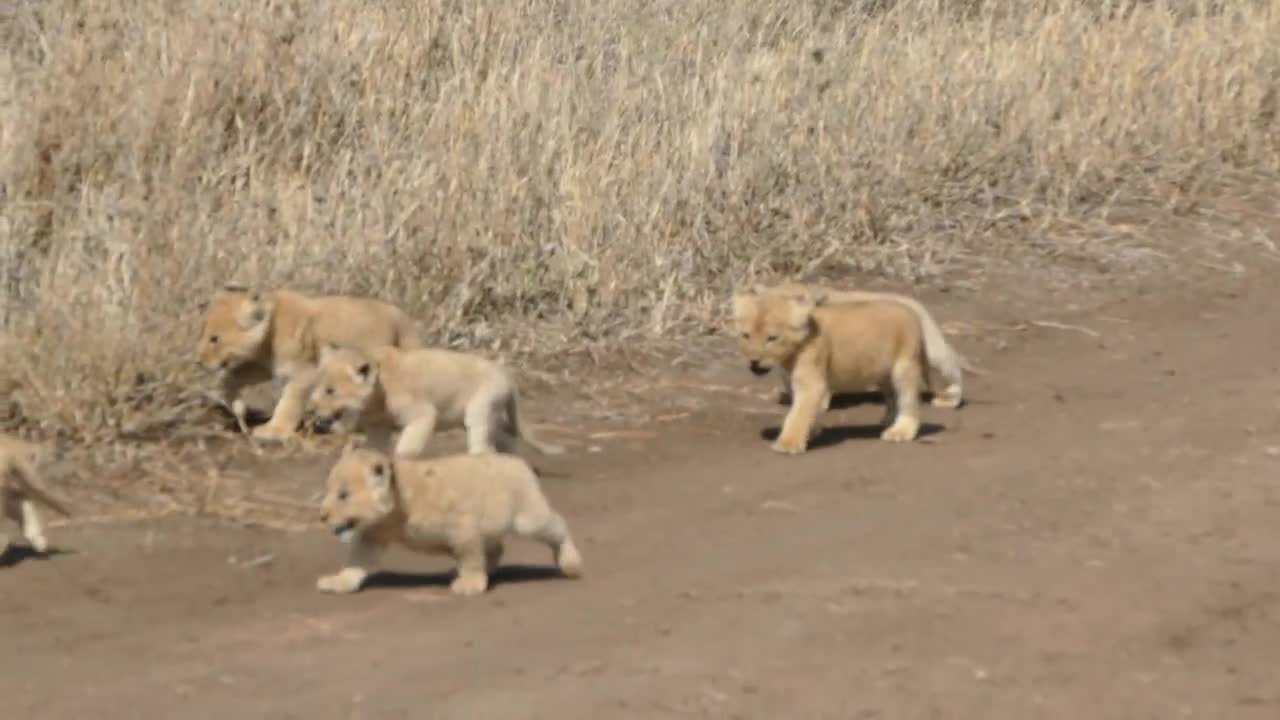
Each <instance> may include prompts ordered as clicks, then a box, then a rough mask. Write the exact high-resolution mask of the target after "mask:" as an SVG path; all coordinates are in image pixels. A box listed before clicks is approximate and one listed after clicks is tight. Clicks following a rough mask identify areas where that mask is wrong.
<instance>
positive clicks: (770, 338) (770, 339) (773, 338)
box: [764, 335, 778, 342]
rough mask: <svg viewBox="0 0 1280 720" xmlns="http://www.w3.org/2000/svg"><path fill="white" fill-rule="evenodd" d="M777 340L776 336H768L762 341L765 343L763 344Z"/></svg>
mask: <svg viewBox="0 0 1280 720" xmlns="http://www.w3.org/2000/svg"><path fill="white" fill-rule="evenodd" d="M777 339H778V336H777V335H770V336H769V337H767V338H765V339H764V341H765V342H776V341H777Z"/></svg>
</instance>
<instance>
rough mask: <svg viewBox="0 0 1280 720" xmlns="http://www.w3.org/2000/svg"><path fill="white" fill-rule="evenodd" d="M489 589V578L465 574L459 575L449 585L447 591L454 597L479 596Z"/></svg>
mask: <svg viewBox="0 0 1280 720" xmlns="http://www.w3.org/2000/svg"><path fill="white" fill-rule="evenodd" d="M488 588H489V576H488V575H485V574H483V573H466V574H464V575H459V576H458V577H457V578H456V579H454V581H453V582H452V583H451V584H450V585H449V591H450V592H452V593H453V594H454V595H462V596H470V595H479V594H480V593H482V592H484V591H485V590H487V589H488Z"/></svg>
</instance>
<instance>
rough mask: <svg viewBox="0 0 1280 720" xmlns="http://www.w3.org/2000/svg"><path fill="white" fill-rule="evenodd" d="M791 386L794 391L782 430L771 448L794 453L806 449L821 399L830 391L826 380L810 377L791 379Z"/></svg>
mask: <svg viewBox="0 0 1280 720" xmlns="http://www.w3.org/2000/svg"><path fill="white" fill-rule="evenodd" d="M797 380H798V382H797ZM791 387H792V392H793V393H794V397H793V398H792V401H791V410H789V411H788V412H787V416H786V419H785V420H783V422H782V431H781V432H780V433H779V434H778V439H777V440H775V441H774V443H773V445H772V448H773V450H775V451H776V452H780V453H785V454H787V455H796V454H799V453H802V452H804V451H805V450H806V449H808V446H809V438H810V437H812V436H813V433H814V429H815V427H816V426H817V422H818V415H819V414H820V413H821V412H822V405H823V401H824V400H826V399H828V398H830V393H829V392H828V391H827V385H826V382H824V381H822V380H815V379H811V378H803V379H793V381H792V386H791Z"/></svg>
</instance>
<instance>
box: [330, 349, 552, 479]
mask: <svg viewBox="0 0 1280 720" xmlns="http://www.w3.org/2000/svg"><path fill="white" fill-rule="evenodd" d="M310 407H311V408H312V409H313V411H314V412H315V414H316V416H317V419H318V422H319V423H321V424H323V425H327V426H328V427H329V428H330V429H332V430H334V431H336V432H342V431H348V430H356V429H358V428H362V427H363V428H375V427H377V428H391V429H400V437H399V439H398V440H397V441H396V446H395V454H396V455H397V456H400V457H413V456H417V455H420V454H421V453H422V452H423V450H424V449H425V448H426V445H427V442H428V441H429V440H430V439H431V436H432V434H433V433H434V432H435V431H436V430H437V429H441V430H444V429H450V428H456V427H459V426H462V427H465V428H466V431H467V449H468V450H469V451H470V452H473V453H479V452H494V451H497V452H509V451H511V450H512V448H513V444H514V441H515V440H516V439H522V440H524V441H525V442H527V443H528V444H529V445H531V446H533V448H534V449H536V450H538V451H539V452H542V453H544V454H548V455H558V454H560V453H562V452H564V448H562V447H560V446H558V445H550V444H546V443H543V442H541V441H539V440H538V439H537V438H534V437H533V436H532V435H531V434H530V432H529V430H528V426H527V425H526V424H525V422H524V418H523V417H522V416H521V414H520V408H519V400H518V394H517V392H516V385H515V381H514V379H513V378H512V377H511V373H510V372H509V371H508V370H507V369H506V368H505V367H503V366H502V365H499V364H498V363H496V362H493V361H492V360H489V359H487V358H484V357H480V356H479V355H472V354H470V353H462V352H455V351H453V350H438V349H432V348H420V349H417V350H409V351H402V350H398V349H396V348H393V347H379V348H374V349H372V350H365V351H362V350H355V349H352V348H337V347H325V348H323V349H322V353H321V361H320V369H319V380H318V381H317V383H316V385H315V388H314V390H312V393H311V399H310Z"/></svg>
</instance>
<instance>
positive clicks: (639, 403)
mask: <svg viewBox="0 0 1280 720" xmlns="http://www.w3.org/2000/svg"><path fill="white" fill-rule="evenodd" d="M1275 270H1276V268H1275V267H1274V266H1271V267H1270V269H1268V267H1267V266H1260V267H1259V268H1257V269H1256V270H1255V271H1254V272H1252V273H1251V274H1249V275H1248V276H1247V277H1246V279H1243V280H1242V279H1240V278H1239V277H1238V276H1237V275H1234V274H1230V273H1223V274H1221V275H1218V276H1216V277H1217V280H1216V281H1215V280H1213V279H1212V278H1210V280H1208V281H1203V282H1197V283H1196V285H1195V286H1192V285H1184V286H1174V287H1173V288H1172V289H1165V290H1162V291H1161V292H1159V293H1149V294H1144V295H1138V296H1128V297H1127V298H1118V297H1112V298H1092V299H1091V300H1090V302H1089V303H1087V306H1086V305H1082V306H1080V307H1077V308H1076V309H1075V310H1074V311H1073V310H1071V309H1070V308H1068V307H1067V306H1066V304H1065V302H1066V301H1065V300H1062V299H1061V298H1059V299H1054V298H1049V299H1046V300H1043V301H1042V303H1043V304H1042V307H1043V308H1046V309H1045V310H1044V312H1043V315H1042V316H1041V317H1040V319H1044V320H1050V321H1052V322H1051V324H1048V325H1044V324H1041V325H1036V324H1026V323H1025V321H1026V320H1027V319H1036V318H1029V316H1028V313H1026V312H1025V305H1023V304H1022V303H1020V302H1014V301H1013V300H1010V299H1005V300H1003V301H1000V300H999V299H994V298H993V299H992V300H990V301H989V302H988V304H987V305H985V306H981V305H977V304H974V303H971V302H970V303H968V304H966V301H964V300H963V299H954V298H952V299H948V297H932V298H929V301H930V307H932V308H933V309H934V311H935V313H936V314H937V315H938V316H939V317H940V318H941V319H943V320H944V321H945V320H964V321H966V322H967V325H964V324H960V323H957V324H956V325H954V326H953V327H954V328H959V329H960V330H963V329H964V328H965V327H968V328H972V329H973V334H970V335H966V334H964V333H963V332H961V333H959V334H956V335H955V336H954V340H955V342H956V344H957V345H958V346H959V347H961V348H962V349H964V350H965V351H966V352H967V353H968V354H969V355H970V356H971V357H973V358H974V359H975V360H976V361H977V362H978V363H979V364H980V365H982V366H983V367H984V368H986V369H988V370H990V371H991V374H990V375H987V376H981V377H978V376H970V377H969V379H968V393H967V394H968V396H969V400H970V403H969V404H968V405H967V406H966V407H964V408H962V409H961V410H958V411H949V410H942V409H935V408H927V409H926V411H925V412H926V419H927V421H928V422H929V423H931V424H932V425H934V426H936V427H935V428H934V430H935V432H932V433H931V434H929V435H928V436H927V437H925V438H923V439H922V440H921V441H920V442H918V443H915V444H911V445H891V444H888V443H882V442H879V441H878V440H876V439H875V433H876V432H877V430H876V429H875V428H874V427H871V425H870V424H871V423H874V422H876V421H877V419H878V418H879V416H880V412H881V409H880V407H879V406H878V405H876V404H874V403H871V404H861V405H855V406H852V407H847V408H843V409H839V410H836V411H833V413H832V415H831V417H830V418H829V419H828V421H827V424H828V425H829V426H832V429H831V431H830V432H828V434H827V435H826V436H825V437H824V439H825V440H826V441H827V442H825V443H824V444H823V446H822V447H818V448H816V449H814V450H812V451H811V452H810V453H808V454H806V455H804V456H800V457H783V456H779V455H776V454H774V453H772V452H770V451H769V449H768V442H767V441H766V440H765V439H763V438H762V432H764V431H765V430H766V429H767V428H770V427H776V426H777V425H778V424H779V421H780V418H781V415H782V412H783V408H781V407H780V406H778V405H777V404H776V403H775V401H774V400H773V399H772V397H773V395H772V394H773V392H774V387H775V386H774V384H773V381H772V379H769V380H767V381H761V380H757V379H755V378H753V377H751V376H750V375H749V374H748V373H747V372H746V370H745V367H743V365H742V363H741V361H740V360H739V359H738V358H737V357H736V355H735V354H734V351H733V348H732V346H731V344H730V345H729V346H728V347H725V346H720V347H719V350H716V351H715V352H714V353H713V355H712V357H711V359H710V361H709V363H708V364H707V366H706V367H705V368H704V369H701V370H699V371H698V372H693V371H684V370H679V369H673V370H672V371H670V373H669V377H670V379H671V383H672V384H670V385H669V386H667V387H666V388H665V389H664V390H654V391H653V392H652V393H651V394H649V395H648V396H647V398H639V399H637V400H635V404H634V406H631V407H626V408H622V409H620V413H621V414H622V415H623V416H626V417H629V418H631V419H632V422H630V423H629V424H628V423H625V422H624V423H618V424H617V425H618V427H620V428H621V427H623V426H626V427H629V428H630V432H622V431H618V432H606V431H608V430H609V429H610V427H612V426H610V425H609V424H608V423H605V422H603V421H599V420H589V419H580V422H579V423H578V424H579V427H580V431H579V436H580V437H582V436H583V434H585V433H589V432H595V433H597V434H596V435H595V437H593V438H586V439H585V440H582V441H575V440H574V438H573V437H572V436H570V435H568V434H566V433H563V432H554V431H552V430H547V431H544V432H545V434H547V436H548V437H549V438H551V439H554V440H557V441H565V442H567V443H568V444H569V445H570V450H569V453H568V454H566V455H565V456H561V457H559V458H552V459H545V460H544V459H540V458H537V457H536V456H531V458H532V459H534V461H535V464H537V465H538V466H539V467H540V468H542V469H544V470H546V471H547V472H548V477H547V478H546V479H545V480H544V486H545V488H546V491H547V494H548V495H549V496H550V498H551V500H552V502H553V503H554V504H555V505H557V506H558V507H559V508H560V509H561V510H562V511H563V512H564V513H565V515H566V516H567V517H568V519H569V522H570V525H571V528H572V530H573V532H574V533H575V535H576V536H577V537H578V538H579V544H580V546H581V548H582V551H583V554H584V556H585V559H586V570H587V574H586V576H585V577H584V578H582V579H580V580H567V579H562V578H560V577H558V576H557V575H556V573H555V572H554V571H552V570H551V569H550V568H551V564H550V561H551V558H550V557H549V553H548V552H547V551H546V549H545V548H543V547H540V546H537V545H534V544H532V543H525V542H515V543H512V544H511V545H509V548H508V553H507V558H506V563H507V567H506V568H505V569H504V570H503V571H501V573H500V574H499V576H498V578H497V581H496V584H495V586H494V587H493V588H492V590H491V591H490V592H489V593H488V594H487V595H485V596H482V597H478V598H471V599H461V598H454V597H451V596H449V595H448V594H447V591H446V585H447V583H448V581H449V579H450V575H449V573H450V566H449V563H448V561H447V560H446V559H444V558H437V557H415V556H412V555H410V554H408V553H405V552H396V553H393V554H392V555H390V556H389V557H388V558H387V561H386V565H385V567H386V572H384V573H382V574H381V575H379V576H377V577H376V578H375V580H374V581H373V583H372V585H371V587H369V588H368V589H367V590H366V591H365V592H362V593H360V594H357V595H352V596H345V597H334V596H327V595H321V594H319V593H318V592H316V591H315V590H314V583H315V579H316V577H317V576H318V575H320V574H322V573H326V572H331V571H332V570H333V569H335V568H336V567H337V562H338V560H339V557H340V549H339V546H338V545H337V543H336V542H335V541H334V540H333V539H332V538H331V537H330V536H329V535H327V534H326V533H325V532H324V531H323V530H321V529H318V528H317V529H312V530H307V531H303V532H293V533H287V532H280V531H275V530H266V529H255V528H245V527H242V526H240V525H236V524H233V523H229V522H219V521H215V520H202V519H193V518H181V517H170V518H164V519H157V520H152V521H146V522H140V523H132V524H116V525H92V524H74V523H73V524H68V525H61V526H58V527H54V528H52V529H51V530H50V536H51V539H52V541H53V542H54V544H55V545H56V546H58V547H59V548H60V549H61V550H63V551H64V552H62V553H60V554H54V555H52V556H50V557H47V558H35V557H30V558H23V557H19V556H11V557H10V558H9V562H10V565H9V567H6V568H0V638H3V647H4V651H3V652H2V653H0V698H3V700H0V704H2V705H3V707H4V712H3V716H4V717H6V718H8V717H13V718H19V717H25V718H40V719H41V720H56V719H58V718H75V719H77V720H82V719H84V718H98V717H102V718H108V717H148V718H164V717H182V718H189V719H192V720H194V719H195V718H229V717H255V718H278V719H283V718H428V717H429V718H553V717H554V718H562V719H568V718H599V717H637V718H651V717H724V718H781V717H795V718H801V717H803V718H858V719H871V718H894V719H899V718H984V719H986V720H998V719H1002V718H1009V719H1012V718H1018V719H1022V718H1030V717H1035V718H1063V719H1069V720H1079V719H1080V718H1125V719H1126V720H1131V719H1133V718H1159V720H1169V719H1170V718H1180V717H1204V718H1215V719H1216V718H1226V717H1231V718H1238V719H1246V718H1268V719H1270V718H1276V717H1280V675H1277V673H1276V672H1275V657H1276V652H1277V648H1280V542H1278V541H1277V540H1278V539H1280V530H1278V529H1277V528H1278V527H1280V526H1278V525H1277V517H1280V514H1278V513H1280V508H1277V502H1278V501H1280V487H1278V486H1277V483H1276V478H1277V476H1278V475H1277V473H1278V471H1280V394H1278V393H1277V390H1278V388H1280V386H1278V385H1277V380H1278V377H1277V374H1278V370H1277V368H1278V366H1277V363H1276V362H1275V361H1274V358H1275V357H1277V356H1280V332H1277V328H1278V326H1277V324H1276V310H1275V308H1276V307H1277V306H1278V305H1280V283H1277V282H1276V281H1277V278H1280V274H1277V273H1276V272H1275ZM1059 300H1061V302H1062V303H1063V304H1061V305H1055V302H1058V301H1059ZM1049 308H1057V309H1049ZM1019 309H1022V310H1023V312H1021V313H1019V312H1018V310H1019ZM1015 321H1017V322H1020V323H1023V324H1022V325H1021V326H1020V327H1016V328H1015V327H1012V326H1013V325H1014V324H1015ZM1052 323H1059V324H1061V325H1062V326H1056V325H1053V324H1052ZM1071 325H1078V326H1081V327H1079V328H1073V327H1067V326H1071ZM681 383H683V384H681ZM548 403H550V400H548V399H547V398H546V397H545V396H544V397H538V396H536V395H535V396H533V397H530V398H529V400H528V402H526V412H528V413H529V414H530V415H531V416H532V417H534V418H537V419H539V420H547V419H548V418H550V417H553V416H555V415H556V413H557V409H556V408H555V407H554V406H553V405H549V404H548ZM555 422H556V423H562V420H561V419H559V418H557V419H556V420H555ZM441 442H442V443H443V444H441V445H440V446H439V447H441V448H446V447H448V448H453V447H460V442H461V441H460V438H459V437H458V433H456V432H455V433H451V434H449V435H445V436H443V437H442V440H441ZM450 443H452V444H451V445H450ZM330 460H331V458H330V457H320V458H318V459H316V460H314V461H309V462H306V463H303V462H293V463H291V464H288V465H277V466H272V467H263V468H260V469H259V471H258V472H257V474H256V475H254V476H253V482H254V483H258V484H260V485H261V487H262V488H263V489H265V490H270V491H271V492H274V493H277V494H280V495H284V496H288V497H292V498H296V499H297V501H298V502H299V503H302V504H303V506H305V504H306V503H307V502H309V501H310V499H311V498H312V497H313V496H314V494H315V493H316V491H317V490H318V489H319V484H320V482H321V478H322V476H323V473H324V471H325V469H326V467H327V465H328V463H329V462H330Z"/></svg>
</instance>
